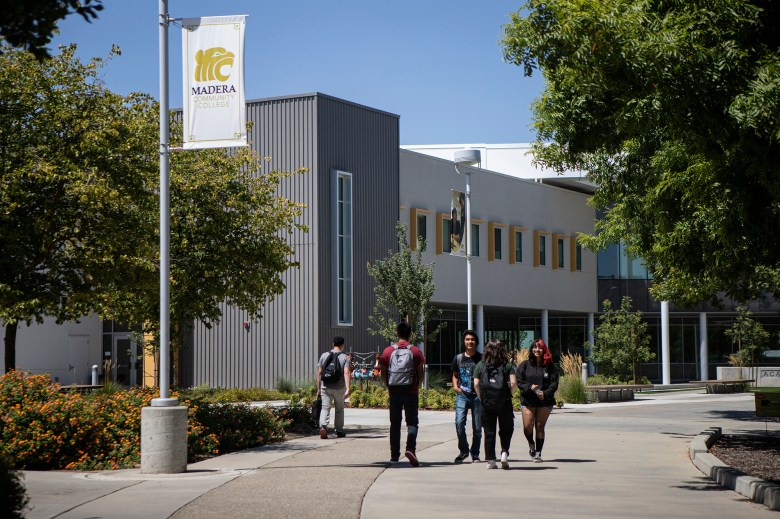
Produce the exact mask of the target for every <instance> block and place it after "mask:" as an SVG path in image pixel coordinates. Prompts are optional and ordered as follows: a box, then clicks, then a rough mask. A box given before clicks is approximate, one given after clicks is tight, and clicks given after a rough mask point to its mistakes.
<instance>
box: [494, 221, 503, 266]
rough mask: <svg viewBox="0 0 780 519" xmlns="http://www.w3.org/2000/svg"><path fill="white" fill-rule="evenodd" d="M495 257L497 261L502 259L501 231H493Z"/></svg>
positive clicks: (498, 229) (497, 229)
mask: <svg viewBox="0 0 780 519" xmlns="http://www.w3.org/2000/svg"><path fill="white" fill-rule="evenodd" d="M493 256H494V257H495V259H497V260H500V259H501V229H500V228H496V229H493Z"/></svg>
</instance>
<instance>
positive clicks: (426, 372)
mask: <svg viewBox="0 0 780 519" xmlns="http://www.w3.org/2000/svg"><path fill="white" fill-rule="evenodd" d="M423 369H424V370H425V381H424V386H423V387H425V389H426V390H427V389H428V371H429V370H428V364H426V365H425V366H424V368H423Z"/></svg>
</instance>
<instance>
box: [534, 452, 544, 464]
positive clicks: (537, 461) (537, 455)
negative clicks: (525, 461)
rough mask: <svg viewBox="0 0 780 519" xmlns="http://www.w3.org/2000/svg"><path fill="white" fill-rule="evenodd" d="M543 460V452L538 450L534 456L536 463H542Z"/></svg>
mask: <svg viewBox="0 0 780 519" xmlns="http://www.w3.org/2000/svg"><path fill="white" fill-rule="evenodd" d="M541 462H542V453H541V452H537V453H536V456H534V463H541Z"/></svg>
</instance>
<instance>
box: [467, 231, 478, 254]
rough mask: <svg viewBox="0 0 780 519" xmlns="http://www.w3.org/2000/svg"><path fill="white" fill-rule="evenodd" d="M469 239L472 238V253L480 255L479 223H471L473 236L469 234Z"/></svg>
mask: <svg viewBox="0 0 780 519" xmlns="http://www.w3.org/2000/svg"><path fill="white" fill-rule="evenodd" d="M469 240H471V255H472V256H479V224H477V223H472V224H471V236H469Z"/></svg>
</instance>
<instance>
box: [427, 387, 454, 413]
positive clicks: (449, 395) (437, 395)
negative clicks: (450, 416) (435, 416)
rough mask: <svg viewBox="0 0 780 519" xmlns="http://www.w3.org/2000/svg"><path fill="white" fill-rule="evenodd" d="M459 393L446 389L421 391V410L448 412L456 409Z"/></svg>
mask: <svg viewBox="0 0 780 519" xmlns="http://www.w3.org/2000/svg"><path fill="white" fill-rule="evenodd" d="M456 397H457V393H455V390H454V389H452V388H446V389H428V390H425V389H421V390H420V409H432V410H447V411H452V410H454V409H455V398H456Z"/></svg>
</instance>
